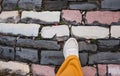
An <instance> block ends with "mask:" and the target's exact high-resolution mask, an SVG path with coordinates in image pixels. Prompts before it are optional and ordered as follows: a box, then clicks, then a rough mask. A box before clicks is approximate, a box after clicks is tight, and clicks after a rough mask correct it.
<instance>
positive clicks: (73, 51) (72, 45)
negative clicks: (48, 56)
mask: <svg viewBox="0 0 120 76" xmlns="http://www.w3.org/2000/svg"><path fill="white" fill-rule="evenodd" d="M63 54H64V57H65V59H66V58H67V57H68V56H70V55H76V56H77V57H79V56H78V43H77V40H76V39H75V38H70V39H68V40H67V41H66V43H65V45H64V48H63Z"/></svg>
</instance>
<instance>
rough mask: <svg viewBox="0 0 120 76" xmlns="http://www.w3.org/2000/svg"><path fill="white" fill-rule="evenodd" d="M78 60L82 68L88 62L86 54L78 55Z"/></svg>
mask: <svg viewBox="0 0 120 76" xmlns="http://www.w3.org/2000/svg"><path fill="white" fill-rule="evenodd" d="M79 59H80V62H81V65H82V66H85V65H86V64H87V61H88V53H79Z"/></svg>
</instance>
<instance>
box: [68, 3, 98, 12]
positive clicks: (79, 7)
mask: <svg viewBox="0 0 120 76" xmlns="http://www.w3.org/2000/svg"><path fill="white" fill-rule="evenodd" d="M69 8H70V9H74V10H94V9H96V8H97V5H96V4H93V3H81V2H80V3H78V2H77V3H71V4H70V5H69Z"/></svg>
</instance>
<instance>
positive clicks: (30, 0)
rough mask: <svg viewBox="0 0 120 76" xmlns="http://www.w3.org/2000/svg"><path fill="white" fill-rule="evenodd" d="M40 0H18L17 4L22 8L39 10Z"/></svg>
mask: <svg viewBox="0 0 120 76" xmlns="http://www.w3.org/2000/svg"><path fill="white" fill-rule="evenodd" d="M41 5H42V0H20V1H19V3H18V6H19V8H20V9H24V10H34V9H35V10H41Z"/></svg>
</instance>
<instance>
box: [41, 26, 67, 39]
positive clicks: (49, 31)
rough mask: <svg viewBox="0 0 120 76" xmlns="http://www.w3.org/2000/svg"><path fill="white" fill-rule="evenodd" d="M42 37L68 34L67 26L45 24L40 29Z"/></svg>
mask: <svg viewBox="0 0 120 76" xmlns="http://www.w3.org/2000/svg"><path fill="white" fill-rule="evenodd" d="M41 36H42V38H48V39H50V38H53V37H54V36H56V37H65V36H69V28H68V26H67V25H60V26H52V27H51V26H46V27H43V28H42V30H41Z"/></svg>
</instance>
